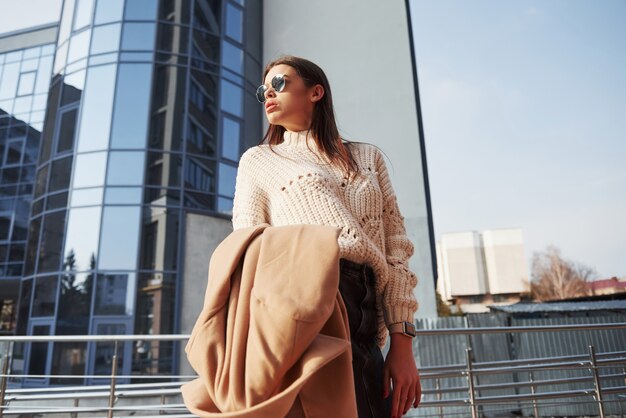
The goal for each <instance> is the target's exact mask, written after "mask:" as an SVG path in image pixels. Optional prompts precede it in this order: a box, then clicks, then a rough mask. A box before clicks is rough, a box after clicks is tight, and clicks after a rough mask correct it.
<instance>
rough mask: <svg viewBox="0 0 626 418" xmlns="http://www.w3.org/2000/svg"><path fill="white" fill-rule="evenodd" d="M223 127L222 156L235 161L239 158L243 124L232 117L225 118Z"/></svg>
mask: <svg viewBox="0 0 626 418" xmlns="http://www.w3.org/2000/svg"><path fill="white" fill-rule="evenodd" d="M222 120H223V124H224V125H223V127H222V132H223V133H222V157H224V158H230V159H231V160H233V161H237V160H238V159H239V143H240V131H241V126H240V124H239V122H237V121H234V120H232V119H230V118H223V119H222Z"/></svg>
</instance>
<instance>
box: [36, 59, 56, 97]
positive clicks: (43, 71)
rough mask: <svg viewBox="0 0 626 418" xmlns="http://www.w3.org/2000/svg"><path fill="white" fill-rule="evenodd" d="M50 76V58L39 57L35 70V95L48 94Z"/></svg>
mask: <svg viewBox="0 0 626 418" xmlns="http://www.w3.org/2000/svg"><path fill="white" fill-rule="evenodd" d="M51 75H52V56H51V55H50V56H47V57H41V59H40V60H39V69H38V70H37V83H36V84H35V93H48V89H49V88H50V76H51Z"/></svg>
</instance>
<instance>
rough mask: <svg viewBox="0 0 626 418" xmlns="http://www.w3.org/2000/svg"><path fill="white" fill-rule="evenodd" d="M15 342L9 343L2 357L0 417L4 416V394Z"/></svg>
mask: <svg viewBox="0 0 626 418" xmlns="http://www.w3.org/2000/svg"><path fill="white" fill-rule="evenodd" d="M12 349H13V342H8V343H7V348H6V350H5V352H4V358H3V359H2V380H0V418H2V417H3V416H4V395H5V393H6V391H7V379H8V378H9V377H8V374H9V362H10V361H11V351H12Z"/></svg>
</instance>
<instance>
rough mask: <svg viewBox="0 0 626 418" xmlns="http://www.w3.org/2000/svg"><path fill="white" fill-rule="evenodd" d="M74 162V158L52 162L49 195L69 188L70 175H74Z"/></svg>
mask: <svg viewBox="0 0 626 418" xmlns="http://www.w3.org/2000/svg"><path fill="white" fill-rule="evenodd" d="M72 160H73V157H72V156H69V157H65V158H60V159H56V160H54V161H53V162H52V166H51V167H52V169H51V171H50V187H49V190H48V192H49V193H52V192H55V191H58V190H65V189H67V188H69V185H70V175H71V174H72Z"/></svg>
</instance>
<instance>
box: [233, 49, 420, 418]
mask: <svg viewBox="0 0 626 418" xmlns="http://www.w3.org/2000/svg"><path fill="white" fill-rule="evenodd" d="M262 82H263V84H262V85H261V86H259V88H258V89H257V100H258V101H259V102H261V103H262V104H263V106H264V109H265V116H266V117H267V120H268V122H269V129H268V130H267V132H266V134H265V136H264V137H263V139H262V141H261V142H260V143H259V144H258V145H256V146H253V147H251V148H249V149H248V150H246V151H245V152H244V153H243V155H242V156H241V159H240V163H239V169H238V172H237V179H236V188H235V196H234V203H233V218H232V223H233V228H234V229H238V228H243V227H248V226H253V225H256V224H259V223H262V222H267V223H269V224H271V225H276V226H278V225H289V224H300V223H308V224H327V225H334V226H340V227H342V232H341V234H340V236H339V239H338V242H339V246H340V251H341V255H342V258H341V260H340V262H341V265H340V272H341V273H340V284H339V290H340V291H341V294H342V298H343V299H344V302H345V304H346V308H347V311H348V317H349V322H350V335H351V341H352V354H353V369H354V378H355V389H356V399H357V407H358V411H359V418H366V417H367V418H391V417H400V416H402V415H404V414H405V413H406V412H407V411H408V410H409V409H410V408H411V407H417V406H418V404H419V402H420V398H421V385H420V377H419V372H418V369H417V366H416V363H415V357H414V355H413V349H412V347H413V344H412V342H413V341H412V337H413V336H414V335H411V333H410V328H411V326H412V325H413V318H414V313H415V311H416V310H417V308H418V302H417V300H416V299H415V297H414V295H413V290H414V288H415V286H416V285H417V280H418V279H417V276H416V275H415V273H413V272H412V271H411V270H410V269H409V268H408V259H409V257H410V256H411V255H412V254H413V252H414V246H413V244H412V243H411V241H410V240H409V239H408V237H407V234H406V230H405V225H404V217H403V216H402V214H401V213H400V210H399V207H398V203H397V198H396V195H395V193H394V189H393V186H392V184H391V181H390V178H389V174H388V171H387V166H386V164H385V161H384V159H383V154H382V152H381V151H380V149H379V148H378V147H376V146H374V145H373V144H369V143H366V142H357V141H348V140H346V139H345V138H342V137H341V136H340V134H339V132H338V129H337V125H336V121H335V117H334V110H333V102H332V96H331V90H330V85H329V82H328V79H327V78H326V75H325V74H324V72H323V71H322V69H321V68H320V67H319V66H317V65H316V64H315V63H313V62H311V61H309V60H306V59H304V58H301V57H296V56H291V55H287V56H282V57H280V58H279V59H277V60H275V61H272V62H270V63H268V64H267V65H266V67H265V69H264V71H263V80H262ZM363 123H367V121H363ZM387 140H393V138H387ZM310 256H311V257H315V254H311V255H310ZM388 337H390V338H391V342H390V348H389V351H388V354H387V357H386V358H385V359H384V358H383V355H382V348H383V346H384V345H385V344H386V341H387V338H388ZM297 407H298V405H294V408H297ZM294 416H297V413H296V412H294Z"/></svg>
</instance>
